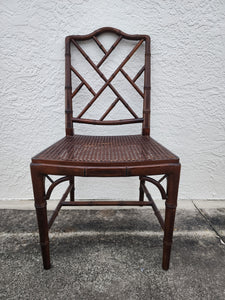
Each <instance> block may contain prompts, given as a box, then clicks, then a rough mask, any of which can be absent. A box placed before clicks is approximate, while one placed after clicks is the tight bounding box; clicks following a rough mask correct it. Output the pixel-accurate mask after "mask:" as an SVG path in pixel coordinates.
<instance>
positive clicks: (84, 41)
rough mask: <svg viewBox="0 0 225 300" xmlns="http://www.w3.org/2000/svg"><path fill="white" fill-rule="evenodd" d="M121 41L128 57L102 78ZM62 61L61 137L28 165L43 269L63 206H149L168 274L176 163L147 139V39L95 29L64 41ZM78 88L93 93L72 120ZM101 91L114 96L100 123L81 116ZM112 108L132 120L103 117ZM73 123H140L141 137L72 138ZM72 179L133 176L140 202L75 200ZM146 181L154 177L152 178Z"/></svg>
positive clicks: (177, 178)
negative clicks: (161, 204)
mask: <svg viewBox="0 0 225 300" xmlns="http://www.w3.org/2000/svg"><path fill="white" fill-rule="evenodd" d="M104 35H108V36H109V35H114V36H116V39H115V42H114V43H113V44H112V46H111V47H110V48H108V49H106V47H105V46H104V44H103V43H102V42H101V37H102V36H104ZM121 41H124V43H131V45H132V48H131V50H130V51H129V52H128V55H127V56H125V58H124V59H123V60H122V61H120V63H119V65H118V66H117V67H116V68H115V69H114V71H113V73H111V75H110V76H106V75H105V74H104V73H103V72H102V71H101V70H102V69H100V68H101V66H102V65H103V64H104V63H105V62H106V61H107V60H108V59H110V57H111V55H112V53H114V49H116V48H117V47H119V46H120V44H121ZM88 42H92V43H93V42H94V43H95V46H96V47H97V49H98V51H101V52H102V57H101V59H100V60H99V61H98V62H97V63H96V62H94V60H93V59H91V58H90V56H89V55H87V51H86V50H84V48H85V49H86V47H87V45H88ZM71 47H73V49H76V51H77V53H78V52H79V55H81V56H82V57H83V58H84V59H85V61H86V62H87V63H88V64H89V66H91V68H92V69H93V70H94V71H95V72H96V74H98V75H99V77H100V78H101V80H102V82H103V84H102V86H101V87H100V88H98V89H97V88H95V87H91V85H90V84H89V82H88V81H87V80H86V79H85V78H84V74H81V72H80V71H78V70H77V68H76V66H74V65H72V63H71ZM140 47H142V48H143V51H144V56H143V65H142V66H141V68H140V69H139V70H138V71H136V73H135V75H134V76H132V78H131V77H130V75H128V73H127V72H126V64H127V63H128V62H129V61H130V59H131V58H132V56H133V55H134V54H135V52H137V51H138V49H139V48H140ZM119 53H120V52H119ZM65 61H66V69H65V70H66V81H65V96H66V97H65V106H66V107H65V114H66V136H65V137H64V138H62V139H61V140H59V141H58V142H56V143H55V144H53V145H52V146H50V147H49V148H47V149H46V150H44V151H42V152H41V153H39V154H38V155H36V156H34V157H33V158H32V163H31V176H32V184H33V192H34V200H35V208H36V214H37V221H38V227H39V235H40V245H41V251H42V258H43V265H44V268H45V269H49V268H50V266H51V265H50V254H49V236H48V232H49V229H50V228H51V226H52V224H53V222H54V220H55V218H56V216H57V215H58V212H59V210H60V209H61V207H62V206H79V205H96V206H98V205H129V206H130V205H134V206H144V205H150V206H152V208H153V210H154V213H155V215H156V217H157V219H158V220H159V223H160V225H161V227H162V229H163V230H164V239H163V261H162V267H163V269H164V270H168V268H169V261H170V252H171V245H172V237H173V227H174V219H175V212H176V206H177V194H178V185H179V177H180V163H179V158H178V157H177V156H175V155H174V154H173V153H171V152H170V151H169V150H167V149H166V148H165V147H163V146H162V145H160V144H159V143H158V142H156V141H155V140H154V139H152V138H151V137H150V37H149V36H148V35H129V34H126V33H124V32H122V31H120V30H118V29H115V28H110V27H105V28H101V29H98V30H96V31H94V32H93V33H91V34H88V35H72V36H68V37H66V40H65ZM118 75H120V76H123V77H124V78H125V79H126V82H127V83H128V84H129V85H130V87H132V89H133V88H134V90H135V93H137V94H138V95H139V97H141V99H142V100H141V101H139V100H138V101H139V103H140V105H139V104H138V106H139V107H142V109H143V111H142V113H141V114H142V116H138V115H137V114H136V113H135V111H134V109H133V108H132V107H131V105H130V104H129V103H128V100H127V99H125V98H124V94H123V96H122V94H121V90H122V89H123V86H120V87H119V89H118V88H116V87H115V85H114V80H113V79H115V78H116V76H118ZM73 76H75V78H77V79H79V82H80V83H79V84H78V85H77V86H72V83H73ZM142 77H144V78H143V86H142V88H140V87H139V86H138V84H137V82H138V80H140V79H141V78H142ZM82 87H85V88H86V89H87V90H88V91H89V93H90V94H92V96H91V100H89V101H88V102H87V101H86V100H87V99H86V98H85V101H86V102H85V105H84V107H83V108H81V111H75V115H76V117H74V114H73V106H74V105H73V101H76V97H78V94H79V92H80V91H81V90H82ZM106 88H107V89H109V90H110V91H111V92H112V93H113V94H114V101H113V102H112V103H111V105H110V106H109V107H108V108H107V109H106V111H105V112H104V114H103V115H102V116H101V117H100V118H99V119H94V118H87V117H84V115H85V113H86V112H87V111H88V110H89V109H90V108H91V107H92V105H93V104H94V103H95V101H96V99H98V98H99V97H100V96H101V95H102V94H103V92H104V91H105V90H106ZM117 103H120V104H122V105H123V106H124V107H125V108H126V109H127V110H128V112H129V114H130V115H131V116H132V117H130V118H124V119H121V118H120V119H117V120H115V119H114V120H112V119H109V118H107V116H108V115H109V113H110V112H111V111H112V110H113V108H114V107H115V106H116V105H117ZM73 123H84V124H94V125H122V124H133V123H142V133H141V134H140V135H123V136H113V135H108V136H88V135H80V134H79V135H78V134H74V129H73ZM49 175H61V176H63V177H61V178H60V179H57V180H53V179H52V178H51V177H50V176H49ZM155 175H161V176H160V179H155V178H156V177H155ZM75 176H82V177H91V176H93V177H127V176H137V177H139V180H140V192H139V199H138V201H97V200H93V201H77V200H76V199H74V177H75ZM150 176H154V178H153V177H150ZM45 179H48V180H49V181H50V186H49V188H48V189H46V186H45ZM163 180H165V182H164V183H165V184H166V188H164V186H163V184H162V181H163ZM64 181H68V183H69V184H68V187H67V189H66V191H65V193H64V194H63V196H62V198H61V200H60V201H59V204H58V205H57V207H56V209H55V211H54V212H53V214H52V216H51V218H50V219H49V220H48V218H47V210H46V207H47V205H46V203H47V200H48V199H49V198H50V196H51V193H52V191H53V189H54V188H55V187H56V186H57V185H58V184H60V183H62V182H64ZM146 182H150V183H151V184H153V185H154V186H155V187H157V188H158V190H159V192H160V194H161V196H162V199H164V200H165V220H163V218H162V216H161V214H160V212H159V210H158V209H157V207H156V205H155V203H154V201H153V199H152V196H151V195H150V193H149V191H148V189H147V187H146ZM45 189H46V190H45ZM144 196H146V198H147V201H146V199H144ZM67 198H69V200H68V199H67Z"/></svg>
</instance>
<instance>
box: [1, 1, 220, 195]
mask: <svg viewBox="0 0 225 300" xmlns="http://www.w3.org/2000/svg"><path fill="white" fill-rule="evenodd" d="M0 24H1V31H0V36H1V43H0V58H1V73H0V76H1V90H0V92H1V106H0V117H1V144H0V169H1V182H0V191H1V195H0V199H15V198H17V199H28V198H32V197H33V195H32V188H31V180H30V174H29V163H30V158H31V156H33V155H34V154H36V153H37V152H39V151H41V150H42V149H43V148H45V147H47V146H49V145H50V144H51V143H53V142H55V141H57V140H58V139H59V138H61V137H63V135H64V37H65V36H66V35H70V34H85V33H90V32H92V31H93V30H95V29H96V28H99V27H103V26H112V27H118V28H120V29H121V30H123V31H125V32H127V33H146V34H149V35H150V36H151V39H152V104H151V107H152V115H151V126H152V136H153V137H154V138H155V139H157V140H158V141H159V142H162V143H163V144H164V145H165V146H167V147H168V148H169V149H171V150H172V151H173V152H175V153H176V154H177V155H179V156H180V159H181V163H182V173H181V184H180V193H179V197H180V198H181V199H182V198H183V199H198V198H208V199H219V198H220V199H224V198H225V184H224V183H225V182H224V181H225V171H224V170H225V118H224V115H225V1H223V0H221V1H219V0H213V1H211V0H195V1H193V0H192V1H188V0H187V1H181V0H180V1H179V0H177V1H172V0H165V1H156V0H153V1H147V0H146V1H131V0H129V1H128V0H123V1H122V0H114V1H109V0H105V1H95V0H93V1H90V0H89V1H88V0H74V1H70V0H63V1H53V0H48V1H47V0H46V1H44V0H38V1H37V0H21V1H16V0H15V1H14V0H8V1H1V2H0ZM92 128H93V127H92ZM90 130H91V129H90V128H89V129H85V132H86V133H87V132H88V131H90ZM96 130H97V129H96V127H94V131H96ZM98 130H99V131H100V134H102V133H103V131H102V129H101V128H98ZM118 130H119V128H118V127H117V128H116V129H115V131H117V132H118ZM122 130H123V133H128V131H129V129H127V128H125V127H123V129H122ZM132 132H135V130H133V129H132ZM119 133H121V132H120V131H119ZM77 185H78V188H77V197H78V198H114V199H115V198H120V199H134V198H135V197H137V195H138V190H137V186H138V185H137V179H136V178H128V179H126V178H122V179H110V178H108V179H96V178H90V179H82V178H77ZM54 197H55V198H58V197H59V190H58V191H56V192H55V194H54Z"/></svg>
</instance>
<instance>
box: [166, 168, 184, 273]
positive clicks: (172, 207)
mask: <svg viewBox="0 0 225 300" xmlns="http://www.w3.org/2000/svg"><path fill="white" fill-rule="evenodd" d="M179 179H180V165H178V166H177V167H176V169H175V170H174V172H173V173H171V174H169V176H168V178H167V180H168V181H167V182H168V183H167V195H168V197H167V199H166V212H165V227H164V239H163V263H162V267H163V269H164V270H168V269H169V263H170V253H171V246H172V242H173V229H174V221H175V214H176V207H177V194H178V187H179Z"/></svg>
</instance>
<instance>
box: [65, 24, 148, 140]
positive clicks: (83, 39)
mask: <svg viewBox="0 0 225 300" xmlns="http://www.w3.org/2000/svg"><path fill="white" fill-rule="evenodd" d="M110 34H113V35H114V36H115V37H116V38H115V40H114V42H113V44H112V45H111V47H108V49H107V47H105V45H104V44H103V43H102V42H101V37H102V36H103V35H110ZM122 41H125V42H126V43H130V46H131V48H129V51H128V53H127V54H126V56H125V57H124V56H123V55H121V57H122V61H121V60H119V63H118V61H117V63H118V65H117V66H114V67H113V72H111V73H110V75H108V76H106V75H105V74H104V73H106V72H105V71H103V69H104V68H103V65H105V64H106V62H107V61H108V60H110V58H111V57H112V56H113V55H112V52H113V53H114V52H116V51H115V49H117V48H120V46H121V44H122ZM65 42H66V47H65V57H66V58H65V60H66V80H65V94H66V99H65V100H66V107H65V113H66V135H73V134H74V132H73V123H75V122H77V123H87V124H96V125H120V124H130V123H139V122H142V134H143V135H149V134H150V37H149V36H148V35H130V34H126V33H124V32H122V31H120V30H118V29H115V28H111V27H104V28H100V29H98V30H96V31H94V32H93V33H91V34H88V35H72V36H67V37H66V41H65ZM87 42H94V44H95V46H96V45H97V48H98V51H99V52H101V55H100V56H99V57H100V60H98V61H97V62H96V61H95V60H96V59H95V58H92V59H91V58H90V56H89V55H88V54H87V50H86V46H87ZM72 48H73V49H75V50H76V53H79V59H78V60H77V62H75V64H76V65H75V64H74V63H73V60H72V59H71V53H72V50H71V49H72ZM140 48H143V49H144V51H143V52H144V53H143V54H142V56H143V57H142V58H143V62H142V65H141V67H140V66H139V69H137V70H135V72H134V75H133V76H132V77H130V75H129V74H128V73H127V72H126V65H127V63H128V62H129V61H130V60H131V58H132V57H133V56H134V54H135V53H137V52H138V49H140ZM126 50H127V48H126ZM120 54H121V52H119V54H116V56H120ZM98 55H99V53H98ZM77 56H78V55H77ZM91 56H92V54H91ZM82 59H84V61H85V63H88V65H89V67H90V66H91V69H92V71H93V70H94V73H95V75H96V74H97V75H98V77H99V78H98V79H100V80H101V82H102V83H101V84H100V85H99V87H100V88H99V87H97V89H96V87H93V86H91V84H90V82H89V80H87V79H85V78H84V77H87V76H88V75H90V72H88V71H87V72H86V73H85V72H83V73H81V71H80V70H79V68H78V65H82V64H84V62H81V60H82ZM113 59H114V60H115V58H113ZM100 68H101V69H100ZM119 75H120V76H123V77H124V78H125V80H126V82H127V83H129V85H130V87H132V89H134V90H135V91H136V94H137V96H139V97H140V98H141V101H140V99H137V101H138V102H139V103H140V106H141V108H142V110H141V116H138V115H137V114H136V113H135V111H134V109H133V108H132V107H131V106H130V104H129V103H128V102H129V101H128V99H125V97H124V94H123V95H122V92H121V88H123V84H121V85H122V86H120V84H119V88H118V84H117V88H116V87H115V82H116V78H117V77H119ZM73 76H75V77H76V79H77V80H78V84H75V86H73ZM142 78H143V79H142ZM140 79H142V86H141V87H139V86H140V84H139V86H138V84H137V81H138V82H139V81H140ZM117 81H118V80H117ZM118 82H119V83H120V81H118ZM118 82H117V83H118ZM82 87H84V88H85V89H86V90H88V93H89V94H90V99H87V98H88V97H86V96H85V97H83V98H85V99H84V101H83V102H82V103H83V105H84V107H79V108H80V109H81V110H80V111H75V113H76V117H74V116H73V103H74V102H76V98H77V97H78V94H79V92H80V91H81V90H82ZM106 89H109V90H110V92H111V93H112V94H113V97H114V99H113V101H112V102H111V104H110V105H109V106H108V107H107V108H106V111H105V112H104V113H103V114H102V115H101V116H100V117H99V118H98V119H94V118H86V117H85V115H86V114H87V111H88V110H89V109H90V108H91V107H92V105H93V104H94V103H96V100H97V99H99V98H100V97H101V98H102V97H103V94H104V91H105V90H106ZM127 98H128V97H127ZM137 98H138V97H137ZM117 103H122V104H123V106H124V107H125V108H126V109H127V110H128V112H129V114H130V116H131V117H130V118H124V119H122V118H120V119H119V120H118V119H117V120H111V119H110V120H108V119H107V116H108V115H109V113H110V112H111V111H112V110H113V108H114V107H115V106H116V104H117ZM139 103H138V106H139ZM140 106H139V107H140Z"/></svg>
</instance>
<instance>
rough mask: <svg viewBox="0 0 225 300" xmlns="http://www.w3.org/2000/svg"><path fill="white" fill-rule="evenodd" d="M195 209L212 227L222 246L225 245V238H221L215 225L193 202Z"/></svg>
mask: <svg viewBox="0 0 225 300" xmlns="http://www.w3.org/2000/svg"><path fill="white" fill-rule="evenodd" d="M192 203H193V205H194V207H195V208H196V209H197V211H198V212H199V213H200V215H201V216H202V217H203V218H204V219H205V221H206V223H207V224H208V225H209V226H210V228H211V229H212V230H213V231H214V232H215V234H216V237H217V238H218V239H219V240H220V243H221V244H222V245H225V241H224V238H223V237H222V236H221V234H220V233H219V232H218V231H217V230H216V228H215V227H214V226H213V224H212V223H211V222H210V219H209V218H208V217H207V216H206V215H205V214H204V213H203V212H202V210H201V209H200V208H198V206H197V205H196V204H195V203H194V201H192Z"/></svg>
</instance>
